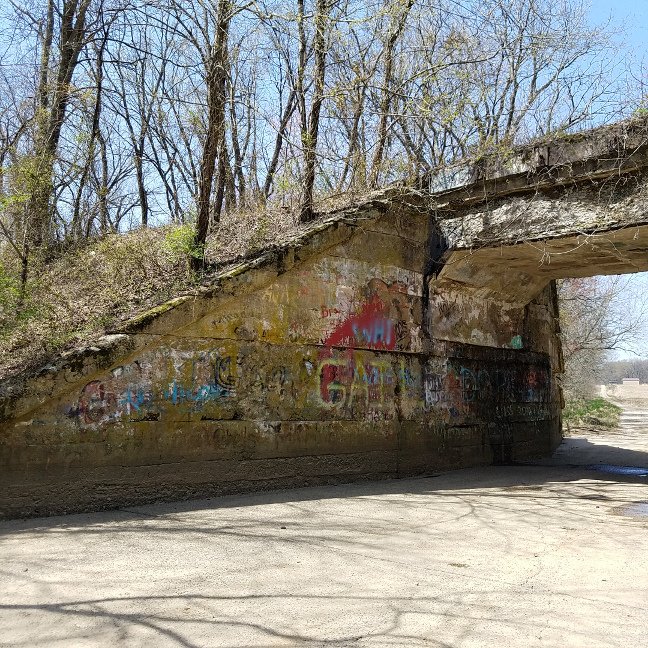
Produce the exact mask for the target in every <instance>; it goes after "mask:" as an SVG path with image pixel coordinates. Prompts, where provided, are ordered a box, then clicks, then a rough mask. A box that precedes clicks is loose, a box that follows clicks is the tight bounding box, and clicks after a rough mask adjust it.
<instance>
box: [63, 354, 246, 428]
mask: <svg viewBox="0 0 648 648" xmlns="http://www.w3.org/2000/svg"><path fill="white" fill-rule="evenodd" d="M236 386H237V359H236V358H235V357H231V356H222V355H220V354H219V353H218V352H217V351H211V352H205V351H197V352H190V351H189V352H187V351H178V350H173V349H161V350H158V351H157V352H156V353H155V354H153V356H151V357H149V358H142V359H140V360H136V361H134V362H133V363H130V364H127V365H123V366H120V367H116V368H115V369H113V370H112V371H111V372H110V374H109V375H108V376H107V377H105V378H103V379H101V380H93V381H91V382H89V383H87V384H86V385H85V386H84V387H83V388H82V389H81V391H80V393H79V396H78V400H77V402H76V404H75V405H73V406H70V407H68V408H67V412H66V413H67V415H68V416H69V417H71V418H76V419H77V420H78V421H79V422H80V423H81V424H82V425H92V424H99V423H107V422H109V421H115V420H119V419H121V418H122V417H124V416H126V417H137V418H140V419H147V418H154V419H155V418H157V416H159V409H160V408H161V407H163V406H164V404H167V403H168V404H171V405H181V404H186V405H187V406H188V407H189V408H190V409H198V408H200V407H202V406H204V405H205V404H206V403H209V402H212V401H216V400H219V399H222V398H227V397H229V396H232V395H234V394H235V393H236Z"/></svg>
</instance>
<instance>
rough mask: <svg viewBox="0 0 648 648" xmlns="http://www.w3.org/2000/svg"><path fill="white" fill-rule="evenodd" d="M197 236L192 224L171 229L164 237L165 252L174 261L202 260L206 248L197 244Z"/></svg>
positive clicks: (163, 247)
mask: <svg viewBox="0 0 648 648" xmlns="http://www.w3.org/2000/svg"><path fill="white" fill-rule="evenodd" d="M195 234H196V230H195V229H194V226H193V224H191V223H186V224H184V225H178V226H176V227H172V228H169V229H168V230H167V232H166V234H165V235H164V241H163V243H162V250H163V252H165V253H166V254H167V255H168V256H169V258H170V259H171V260H173V261H180V260H182V259H189V258H193V259H202V258H203V254H204V248H203V246H202V245H198V244H197V243H196V240H195Z"/></svg>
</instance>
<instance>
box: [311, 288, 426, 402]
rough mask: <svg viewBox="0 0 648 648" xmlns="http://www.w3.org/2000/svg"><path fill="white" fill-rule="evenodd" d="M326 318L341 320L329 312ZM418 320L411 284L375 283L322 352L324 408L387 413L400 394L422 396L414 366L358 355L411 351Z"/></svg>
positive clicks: (400, 360)
mask: <svg viewBox="0 0 648 648" xmlns="http://www.w3.org/2000/svg"><path fill="white" fill-rule="evenodd" d="M322 312H323V313H324V312H325V313H326V314H327V315H329V314H336V315H337V314H338V311H337V310H333V309H331V308H326V310H325V309H324V307H323V309H322ZM414 319H415V318H414V315H413V302H412V297H411V295H409V294H408V286H407V285H406V284H404V283H400V282H392V283H391V284H387V283H386V282H385V281H383V280H382V279H371V280H370V281H369V282H368V283H367V286H366V287H365V290H364V295H363V300H362V301H361V302H360V305H359V307H358V308H357V309H356V311H355V312H354V313H352V314H351V315H347V316H346V317H345V318H344V319H342V321H341V322H339V323H338V324H337V325H336V326H335V328H334V329H333V331H331V333H330V334H329V335H328V336H327V337H326V338H325V340H324V347H323V348H322V350H321V351H320V352H319V355H318V360H319V366H318V371H317V386H316V390H317V394H318V396H319V399H320V402H321V403H322V404H323V405H325V406H331V407H336V408H344V407H353V406H357V405H363V406H364V407H381V406H383V405H384V404H386V402H387V401H389V400H390V399H391V400H392V401H393V400H394V397H395V396H396V394H398V393H400V394H404V393H407V394H412V393H413V392H416V391H418V392H420V375H419V376H417V375H416V373H415V372H414V371H413V369H412V367H411V366H410V364H411V363H410V362H409V361H408V362H406V360H405V359H404V358H402V357H400V358H397V357H395V356H393V355H391V354H384V355H382V354H375V353H374V354H367V353H362V352H360V351H358V349H368V350H372V351H395V350H397V349H399V348H405V349H410V348H411V347H412V343H413V341H414V340H415V339H416V338H418V335H419V327H418V326H416V325H415V324H414ZM417 378H418V388H417Z"/></svg>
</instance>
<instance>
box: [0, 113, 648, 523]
mask: <svg viewBox="0 0 648 648" xmlns="http://www.w3.org/2000/svg"><path fill="white" fill-rule="evenodd" d="M647 168H648V121H646V120H631V121H629V122H624V123H622V124H618V125H616V126H613V127H610V128H606V129H602V130H601V129H598V130H595V131H592V132H590V133H584V134H580V135H578V136H568V137H558V138H557V139H556V140H555V141H553V142H542V143H535V144H533V145H531V146H529V147H525V148H523V149H520V150H515V151H512V152H511V155H510V156H505V157H504V158H493V159H487V160H484V161H481V162H480V163H478V164H477V165H473V166H471V167H469V169H468V170H469V173H468V175H467V176H466V174H464V176H465V177H464V181H463V182H464V186H461V187H459V186H457V185H456V183H455V185H454V186H453V188H451V189H450V190H448V191H446V190H443V191H436V190H435V191H436V192H435V193H430V192H429V191H428V192H426V191H420V190H418V189H415V188H412V187H409V188H408V187H391V188H388V189H387V190H385V191H383V192H378V193H376V194H373V195H372V196H370V197H369V198H368V199H367V201H366V202H365V203H363V204H361V205H356V206H355V207H353V208H349V209H346V210H343V211H341V212H339V213H337V214H335V215H333V216H331V217H330V218H329V219H328V220H327V221H325V222H323V223H318V224H317V225H315V226H314V227H313V228H312V229H311V230H309V231H308V232H305V233H304V235H303V236H301V237H300V238H299V240H297V239H295V240H293V241H287V242H285V243H284V244H282V246H281V247H280V248H278V249H274V250H270V251H266V252H264V253H262V254H260V255H259V256H258V257H257V258H254V259H248V260H247V261H245V262H242V263H241V264H240V265H238V266H236V267H234V268H230V269H229V270H228V271H226V272H224V273H222V274H221V275H220V276H218V277H217V279H216V280H215V281H214V282H213V284H211V285H209V286H205V287H204V288H203V289H201V290H199V291H197V293H196V294H195V295H186V296H183V297H180V298H178V299H175V300H172V301H171V302H169V303H167V304H163V305H161V306H160V307H159V308H156V309H154V310H153V311H150V312H148V313H144V314H142V315H141V317H138V318H136V319H135V320H133V321H131V322H129V323H127V324H125V325H124V326H123V327H121V328H120V330H118V331H114V332H113V335H111V336H108V337H106V338H104V339H103V340H102V341H100V343H99V344H97V346H93V347H89V348H87V349H84V350H81V351H79V352H77V353H72V354H69V355H67V356H66V357H63V358H59V359H58V360H56V361H53V362H52V363H51V364H50V365H48V366H47V367H44V368H43V369H42V371H41V372H39V373H38V374H37V375H31V376H26V377H25V376H23V377H22V378H19V379H16V380H13V381H9V382H8V383H7V384H5V385H0V517H2V516H5V517H7V516H28V515H41V514H48V513H49V514H55V513H62V512H70V511H83V510H94V509H98V508H110V507H115V506H119V505H123V504H140V503H144V502H151V501H155V500H172V499H184V498H192V497H205V496H213V495H218V494H227V493H233V492H247V491H251V490H263V489H268V488H282V487H287V486H295V485H314V484H323V483H339V482H342V481H350V480H354V479H375V478H389V477H407V476H411V475H415V474H425V473H429V472H430V471H434V470H442V469H448V468H456V467H465V466H471V465H480V464H488V463H507V462H511V461H519V460H524V459H528V458H531V457H538V456H542V455H546V454H548V453H549V452H550V451H551V450H552V449H553V448H554V447H555V446H556V445H557V443H558V442H559V440H560V434H561V431H560V407H561V401H562V399H561V394H560V389H559V380H558V376H559V375H560V373H561V372H562V370H563V367H562V358H561V348H560V339H559V326H558V309H557V303H556V292H555V284H554V282H553V280H554V279H557V278H560V277H565V276H585V275H591V274H601V273H618V272H634V271H638V270H644V269H648V253H647V251H648V208H647V207H646V205H647V204H648V189H647V187H648V172H647ZM464 171H465V169H464ZM460 175H461V174H460Z"/></svg>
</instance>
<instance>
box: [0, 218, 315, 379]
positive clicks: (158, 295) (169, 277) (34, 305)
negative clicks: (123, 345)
mask: <svg viewBox="0 0 648 648" xmlns="http://www.w3.org/2000/svg"><path fill="white" fill-rule="evenodd" d="M305 229H306V226H303V225H301V226H300V225H297V224H296V223H295V219H294V217H293V214H292V213H291V212H290V211H288V210H283V209H278V210H275V211H264V212H254V213H253V212H237V213H230V214H228V215H226V216H225V217H224V218H223V220H222V222H221V224H220V227H219V228H218V229H217V230H216V231H215V232H214V233H213V234H212V235H211V237H210V238H209V239H208V241H207V250H206V256H207V261H208V266H207V268H206V271H205V272H204V273H202V274H200V275H196V274H194V273H193V272H192V271H191V269H190V266H189V255H190V254H191V251H192V248H191V246H192V243H193V226H190V225H185V226H165V227H160V228H148V229H139V230H135V231H132V232H129V233H126V234H108V235H106V236H104V237H101V238H98V239H91V240H89V241H88V242H86V243H85V244H83V245H80V246H76V247H72V248H68V249H65V250H64V251H61V252H59V254H58V255H57V256H55V258H53V259H51V260H49V261H47V262H45V261H40V262H39V263H38V264H37V265H34V267H33V268H32V270H31V277H30V279H29V281H28V284H27V293H26V296H25V300H24V303H23V304H22V305H20V304H19V291H18V284H17V281H16V280H15V279H14V278H15V277H17V276H18V274H19V272H18V268H16V267H13V266H12V265H11V264H12V263H13V264H15V257H12V255H11V254H9V253H5V254H4V255H1V254H0V378H4V377H6V376H8V375H10V374H12V373H15V372H16V371H18V370H21V369H24V368H26V367H30V366H36V365H38V364H41V363H43V362H44V361H46V359H47V357H49V356H51V355H52V354H54V353H56V352H59V351H62V350H64V349H67V348H71V347H74V346H78V345H82V344H84V343H87V342H89V341H91V340H93V339H96V338H97V337H98V336H100V335H102V334H103V333H105V332H106V331H109V330H110V329H111V328H113V327H115V326H116V325H117V324H118V323H119V322H122V321H124V320H126V319H129V318H130V317H133V316H134V315H136V314H137V313H139V312H142V311H145V310H147V309H149V308H151V307H153V306H155V305H157V304H159V303H161V302H163V301H165V300H167V299H170V298H171V297H174V296H177V295H179V294H182V293H185V292H187V291H190V290H191V289H192V288H195V287H196V286H197V285H199V284H201V283H207V282H209V281H210V280H211V279H212V278H213V276H214V274H215V273H217V272H218V271H219V270H221V269H222V268H223V267H225V266H227V264H228V263H231V262H232V261H234V260H236V259H237V258H240V257H241V256H245V255H249V254H253V253H255V252H257V251H260V250H262V249H264V248H267V247H270V246H272V245H273V244H276V243H277V242H280V241H282V240H286V239H288V238H291V237H292V236H295V235H298V234H299V233H300V232H302V231H303V230H305ZM0 252H1V251H0ZM5 252H7V251H6V250H5Z"/></svg>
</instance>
